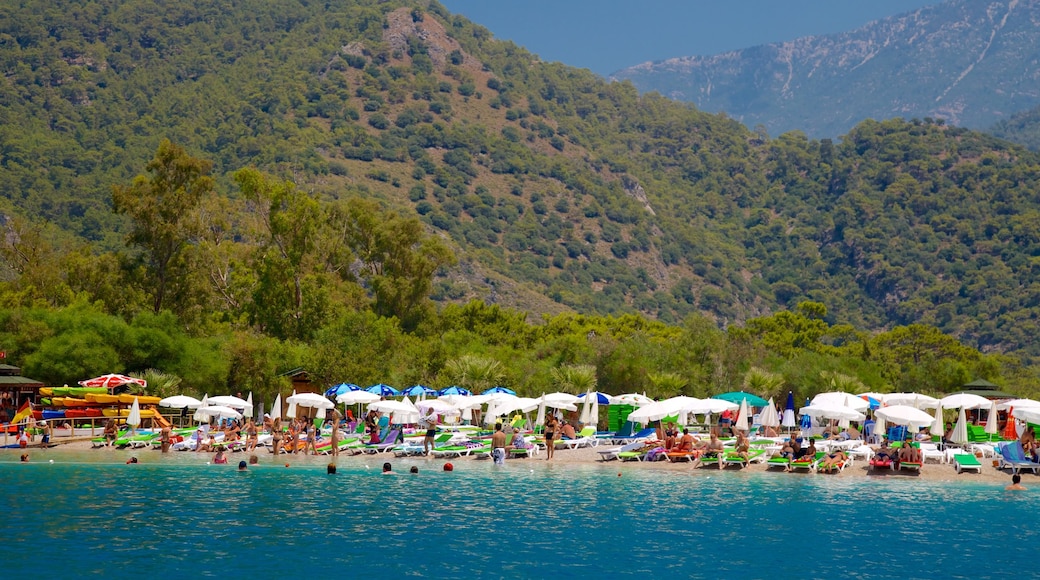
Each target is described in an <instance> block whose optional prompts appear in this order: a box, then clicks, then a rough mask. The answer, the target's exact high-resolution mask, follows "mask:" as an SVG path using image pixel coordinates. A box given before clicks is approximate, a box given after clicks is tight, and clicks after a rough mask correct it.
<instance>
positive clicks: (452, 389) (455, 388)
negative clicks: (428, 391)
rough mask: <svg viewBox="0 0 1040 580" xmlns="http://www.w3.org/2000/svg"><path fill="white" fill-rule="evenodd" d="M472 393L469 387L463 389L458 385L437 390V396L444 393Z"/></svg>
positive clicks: (441, 395)
mask: <svg viewBox="0 0 1040 580" xmlns="http://www.w3.org/2000/svg"><path fill="white" fill-rule="evenodd" d="M472 394H473V393H472V392H471V391H470V390H469V389H464V388H462V387H460V386H457V385H452V386H450V387H447V388H444V389H441V390H439V391H437V396H438V397H443V396H445V395H467V396H468V395H472Z"/></svg>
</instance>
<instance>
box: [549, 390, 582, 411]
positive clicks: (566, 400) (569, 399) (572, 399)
mask: <svg viewBox="0 0 1040 580" xmlns="http://www.w3.org/2000/svg"><path fill="white" fill-rule="evenodd" d="M542 398H543V399H545V404H546V405H549V406H550V407H553V406H555V405H553V403H563V404H564V405H575V407H574V408H575V409H577V406H576V404H577V402H578V401H579V400H580V399H578V397H577V396H576V395H572V394H570V393H549V394H548V395H542Z"/></svg>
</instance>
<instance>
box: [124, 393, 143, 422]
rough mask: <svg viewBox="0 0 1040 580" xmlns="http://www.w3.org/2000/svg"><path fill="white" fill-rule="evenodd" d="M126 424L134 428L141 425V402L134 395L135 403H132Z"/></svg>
mask: <svg viewBox="0 0 1040 580" xmlns="http://www.w3.org/2000/svg"><path fill="white" fill-rule="evenodd" d="M126 424H127V425H130V426H131V427H133V428H134V429H136V428H138V427H140V426H141V404H140V403H138V402H137V397H134V403H133V404H132V405H130V414H129V415H127V416H126Z"/></svg>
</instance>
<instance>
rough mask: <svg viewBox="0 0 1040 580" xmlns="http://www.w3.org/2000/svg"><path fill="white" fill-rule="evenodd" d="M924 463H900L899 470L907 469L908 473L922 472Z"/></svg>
mask: <svg viewBox="0 0 1040 580" xmlns="http://www.w3.org/2000/svg"><path fill="white" fill-rule="evenodd" d="M922 465H923V464H922V463H921V462H920V461H900V462H899V469H905V470H907V471H921V467H922Z"/></svg>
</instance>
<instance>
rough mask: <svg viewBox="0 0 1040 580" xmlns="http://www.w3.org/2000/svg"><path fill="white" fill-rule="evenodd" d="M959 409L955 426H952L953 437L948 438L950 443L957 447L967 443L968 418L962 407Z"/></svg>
mask: <svg viewBox="0 0 1040 580" xmlns="http://www.w3.org/2000/svg"><path fill="white" fill-rule="evenodd" d="M960 409H961V410H960V412H959V413H958V414H957V424H956V425H954V426H953V435H952V436H951V437H950V441H953V442H954V443H957V444H958V445H966V444H967V443H968V418H967V416H966V415H965V413H964V407H961V408H960Z"/></svg>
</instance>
